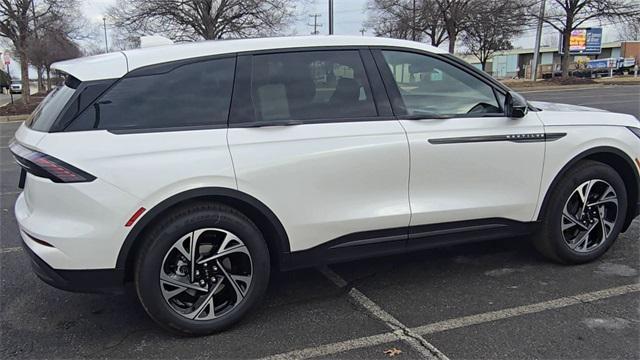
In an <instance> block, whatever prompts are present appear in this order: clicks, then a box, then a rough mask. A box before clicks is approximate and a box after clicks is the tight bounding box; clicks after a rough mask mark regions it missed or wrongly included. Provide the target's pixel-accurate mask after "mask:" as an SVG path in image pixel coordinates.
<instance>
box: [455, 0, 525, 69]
mask: <svg viewBox="0 0 640 360" xmlns="http://www.w3.org/2000/svg"><path fill="white" fill-rule="evenodd" d="M521 5H522V4H521V2H519V1H514V0H493V1H486V2H478V3H476V4H475V6H474V12H473V13H471V14H469V21H468V24H467V26H466V29H465V31H464V33H463V34H462V37H461V40H462V43H463V45H464V46H465V48H466V52H467V53H469V54H471V55H473V56H475V57H476V58H478V60H479V61H480V64H481V65H482V69H483V70H484V69H485V66H486V64H487V60H489V59H490V58H491V57H492V56H493V54H494V53H495V52H496V51H501V50H508V49H511V48H513V46H512V44H511V40H512V39H513V38H514V37H515V36H517V35H519V34H521V33H522V29H523V27H524V25H525V24H526V14H525V12H524V8H523V7H522V6H521Z"/></svg>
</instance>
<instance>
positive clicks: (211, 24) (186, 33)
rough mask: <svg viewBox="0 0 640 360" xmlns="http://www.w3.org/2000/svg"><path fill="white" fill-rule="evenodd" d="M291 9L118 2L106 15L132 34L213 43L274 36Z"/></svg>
mask: <svg viewBox="0 0 640 360" xmlns="http://www.w3.org/2000/svg"><path fill="white" fill-rule="evenodd" d="M293 9H294V2H293V0H118V3H117V4H116V6H113V7H111V8H110V9H109V15H110V17H111V18H112V19H113V20H114V21H115V25H116V27H120V28H122V29H124V30H126V31H128V32H129V33H131V34H132V35H144V34H147V35H148V34H155V33H158V34H163V35H165V36H168V37H170V38H173V39H174V40H198V39H208V40H213V39H222V38H230V37H252V36H259V35H272V34H275V33H277V32H279V31H281V30H282V29H283V28H284V27H285V25H287V24H288V23H289V22H290V20H291V19H292V16H293Z"/></svg>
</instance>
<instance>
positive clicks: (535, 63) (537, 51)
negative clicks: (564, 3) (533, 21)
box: [531, 0, 546, 81]
mask: <svg viewBox="0 0 640 360" xmlns="http://www.w3.org/2000/svg"><path fill="white" fill-rule="evenodd" d="M545 2H546V0H542V3H541V4H540V14H539V15H538V28H537V29H536V43H535V46H534V49H533V61H532V62H531V80H532V81H536V77H537V75H538V63H539V62H540V41H541V39H542V24H543V22H544V4H545Z"/></svg>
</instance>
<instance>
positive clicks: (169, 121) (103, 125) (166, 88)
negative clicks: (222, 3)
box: [68, 58, 235, 130]
mask: <svg viewBox="0 0 640 360" xmlns="http://www.w3.org/2000/svg"><path fill="white" fill-rule="evenodd" d="M234 71H235V58H225V59H216V60H209V61H201V62H197V63H190V64H185V65H180V66H177V67H173V68H163V67H159V68H157V69H156V70H155V71H154V73H152V74H149V72H143V73H142V74H140V75H133V76H127V77H125V78H123V79H122V80H120V81H119V82H118V83H116V84H115V85H114V86H113V87H112V88H111V89H109V90H108V91H107V92H106V93H105V94H104V95H102V96H101V97H100V98H98V100H97V101H95V102H94V103H93V104H92V105H91V106H89V107H88V108H87V109H86V110H85V111H84V112H83V113H82V114H81V115H80V116H79V117H78V118H77V119H76V120H75V121H74V122H73V123H72V124H71V125H70V126H69V128H68V130H87V129H110V130H126V129H152V128H174V127H185V126H200V125H224V124H226V123H227V116H228V112H229V104H230V102H231V90H232V87H233V77H234Z"/></svg>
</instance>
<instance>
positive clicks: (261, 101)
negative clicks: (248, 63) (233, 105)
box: [251, 50, 377, 122]
mask: <svg viewBox="0 0 640 360" xmlns="http://www.w3.org/2000/svg"><path fill="white" fill-rule="evenodd" d="M251 75H252V76H251V78H252V80H251V99H252V102H253V105H254V112H255V119H256V120H257V121H258V122H260V121H278V120H312V119H320V120H325V119H326V120H331V119H348V118H361V117H372V116H376V115H377V111H376V107H375V104H374V102H373V98H372V95H371V88H370V87H369V82H368V80H367V75H366V73H365V70H364V66H363V64H362V60H361V59H360V54H359V53H358V51H356V50H353V51H351V50H346V51H343V50H340V51H309V52H293V53H282V54H266V55H255V56H254V57H253V65H252V72H251Z"/></svg>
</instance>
